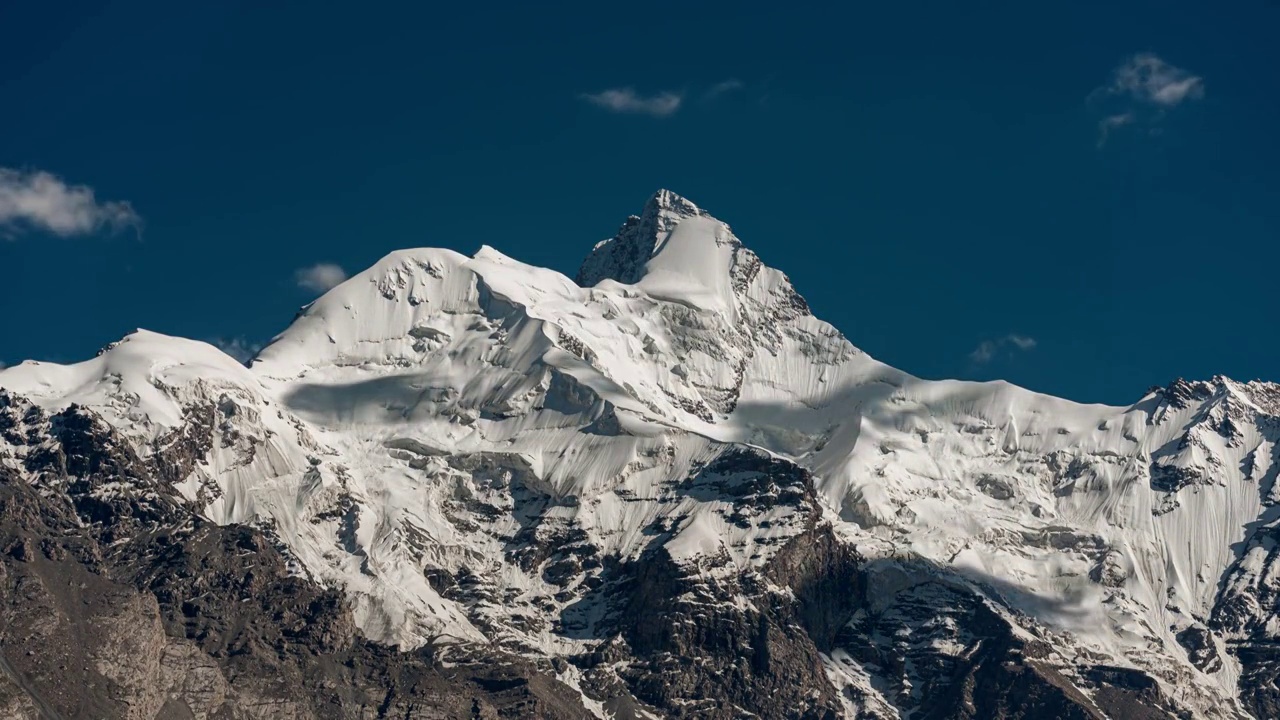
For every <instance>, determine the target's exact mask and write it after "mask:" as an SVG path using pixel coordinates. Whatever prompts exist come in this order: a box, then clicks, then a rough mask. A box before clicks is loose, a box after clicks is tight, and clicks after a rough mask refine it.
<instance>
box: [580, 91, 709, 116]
mask: <svg viewBox="0 0 1280 720" xmlns="http://www.w3.org/2000/svg"><path fill="white" fill-rule="evenodd" d="M582 99H583V100H586V101H587V102H589V103H591V104H592V105H595V106H597V107H602V108H604V109H605V110H608V111H610V112H616V113H633V114H639V115H652V116H653V117H667V116H668V115H672V114H674V113H675V112H676V111H677V110H679V109H680V103H681V102H683V101H684V95H683V94H682V93H676V92H669V91H668V92H660V93H657V94H656V95H649V96H644V95H640V94H639V93H637V92H636V91H635V90H633V89H632V88H612V89H609V90H604V91H601V92H598V93H587V94H584V95H583V96H582Z"/></svg>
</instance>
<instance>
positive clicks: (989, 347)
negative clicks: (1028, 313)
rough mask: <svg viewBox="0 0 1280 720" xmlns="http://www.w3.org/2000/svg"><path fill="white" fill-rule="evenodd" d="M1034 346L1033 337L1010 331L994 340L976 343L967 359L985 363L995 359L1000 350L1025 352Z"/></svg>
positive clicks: (981, 363) (978, 363)
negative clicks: (976, 345)
mask: <svg viewBox="0 0 1280 720" xmlns="http://www.w3.org/2000/svg"><path fill="white" fill-rule="evenodd" d="M1035 346H1036V340H1035V338H1031V337H1027V336H1026V335H1018V334H1016V333H1010V334H1009V335H1005V336H1004V337H999V338H995V339H994V340H983V341H982V342H980V343H978V347H976V348H974V349H973V352H971V353H969V360H971V361H973V362H974V363H975V364H977V365H985V364H987V363H989V362H991V361H992V360H994V359H996V357H997V356H998V355H1000V354H1001V353H1002V352H1005V351H1008V352H1014V351H1020V352H1026V351H1027V350H1031V349H1034V348H1035Z"/></svg>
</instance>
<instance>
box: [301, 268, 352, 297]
mask: <svg viewBox="0 0 1280 720" xmlns="http://www.w3.org/2000/svg"><path fill="white" fill-rule="evenodd" d="M293 278H294V280H295V281H296V282H297V283H298V287H300V288H302V289H304V290H311V291H313V292H319V293H322V292H325V291H327V290H329V289H330V288H332V287H334V286H335V285H338V284H339V283H341V282H342V281H343V280H346V279H347V271H346V270H343V269H342V268H341V267H340V266H338V265H334V264H333V263H316V264H315V265H312V266H311V267H305V268H302V269H300V270H298V271H297V272H295V273H294V274H293Z"/></svg>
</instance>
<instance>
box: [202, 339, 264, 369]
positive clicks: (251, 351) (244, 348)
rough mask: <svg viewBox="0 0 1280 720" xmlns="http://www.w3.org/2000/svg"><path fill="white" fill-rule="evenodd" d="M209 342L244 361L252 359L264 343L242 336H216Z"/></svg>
mask: <svg viewBox="0 0 1280 720" xmlns="http://www.w3.org/2000/svg"><path fill="white" fill-rule="evenodd" d="M209 343H210V344H211V345H213V346H214V347H216V348H218V349H219V350H221V351H222V352H224V353H226V354H228V355H230V356H231V357H233V358H235V359H236V360H239V361H240V362H242V363H247V362H249V361H250V360H252V359H253V357H254V356H255V355H257V354H258V351H259V350H261V349H262V343H255V342H250V341H248V340H245V339H244V338H242V337H236V338H215V339H213V340H210V341H209Z"/></svg>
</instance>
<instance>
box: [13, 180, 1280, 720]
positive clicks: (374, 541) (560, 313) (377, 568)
mask: <svg viewBox="0 0 1280 720" xmlns="http://www.w3.org/2000/svg"><path fill="white" fill-rule="evenodd" d="M0 388H3V390H2V391H0V479H2V480H3V481H4V483H3V485H0V488H3V489H4V491H5V493H6V494H5V495H3V496H0V528H2V529H4V532H5V535H3V536H0V543H7V545H6V547H8V548H9V550H8V551H7V554H6V555H5V563H6V564H5V566H4V567H5V570H4V571H3V573H2V574H0V601H3V605H4V607H5V608H8V609H7V610H3V611H4V612H7V613H8V615H6V617H7V618H8V627H9V630H4V629H0V657H2V658H4V659H5V661H6V662H5V663H3V664H0V669H3V670H4V673H3V674H0V708H3V707H5V705H4V704H3V703H5V702H6V701H7V702H9V703H10V704H9V705H8V707H9V708H10V710H11V712H10V713H9V715H10V716H15V717H23V715H21V714H20V713H21V712H27V713H28V714H29V715H30V716H31V717H41V715H40V714H38V713H41V712H43V713H45V715H46V716H48V715H49V714H51V713H52V714H53V715H52V716H55V717H81V716H84V717H89V716H94V717H97V716H102V717H107V716H117V715H118V716H120V717H139V718H143V717H145V718H153V717H353V718H354V717H362V718H363V717H384V716H385V717H454V716H468V717H469V716H471V714H472V713H474V714H477V716H489V715H485V713H489V714H490V715H492V716H529V715H537V716H547V717H592V716H595V717H724V718H730V717H734V718H736V717H756V716H758V717H815V718H828V717H831V718H834V717H851V718H852V717H872V718H935V717H936V718H942V717H974V718H978V717H982V718H986V717H1061V718H1101V717H1111V718H1121V717H1123V718H1128V717H1197V718H1243V717H1259V718H1262V717H1275V716H1276V714H1277V713H1280V691H1277V689H1276V676H1277V674H1280V668H1278V667H1277V665H1276V660H1275V658H1276V657H1277V654H1276V653H1277V649H1278V648H1280V644H1277V640H1278V638H1277V635H1280V616H1278V615H1277V602H1278V601H1280V580H1277V579H1276V578H1277V573H1278V572H1280V563H1278V562H1277V555H1276V553H1277V551H1276V547H1277V539H1278V538H1280V534H1278V533H1280V531H1278V530H1277V522H1278V521H1280V515H1278V514H1277V512H1276V510H1275V508H1276V504H1277V501H1280V488H1276V487H1275V485H1276V482H1275V481H1276V476H1277V472H1280V451H1277V449H1276V447H1277V442H1278V441H1280V386H1277V385H1274V384H1268V383H1262V382H1251V383H1239V382H1235V381H1232V380H1229V379H1226V378H1221V377H1217V378H1214V379H1212V380H1211V381H1208V382H1186V381H1182V380H1178V381H1175V382H1174V383H1172V384H1171V385H1169V386H1168V387H1166V388H1156V389H1152V390H1150V391H1148V392H1147V394H1146V395H1144V396H1142V397H1141V398H1140V399H1139V400H1138V401H1137V402H1136V403H1134V404H1133V405H1131V406H1129V407H1108V406H1101V405H1080V404H1076V403H1072V402H1070V401H1066V400H1061V399H1058V398H1053V397H1048V396H1044V395H1039V394H1037V393H1033V392H1030V391H1027V390H1024V389H1021V388H1018V387H1015V386H1012V385H1009V384H1007V383H1002V382H994V383H972V382H958V381H927V380H921V379H918V378H915V377H912V376H910V375H908V374H906V373H904V372H902V371H899V370H896V369H894V368H891V367H888V366H886V365H884V364H883V363H880V362H877V361H876V360H874V359H872V358H870V357H868V356H867V355H866V354H865V353H863V352H861V351H860V350H858V349H857V348H856V347H854V346H853V345H852V344H851V343H850V342H849V341H848V340H846V339H845V338H844V337H843V336H842V335H841V334H840V333H839V332H838V331H837V330H836V329H835V328H833V327H832V326H830V325H828V324H827V323H824V322H822V321H821V320H819V319H817V318H815V317H814V316H813V315H812V313H811V312H810V310H809V307H808V305H807V304H806V303H805V301H804V300H803V298H801V297H800V295H799V294H797V292H796V291H795V289H793V288H792V286H791V284H790V282H789V281H788V279H787V278H786V276H785V275H783V274H782V273H780V272H778V271H777V270H774V269H772V268H770V267H768V266H766V265H764V264H763V263H762V262H761V261H760V259H759V258H758V257H757V256H756V255H755V254H754V253H752V252H751V251H750V250H749V249H747V248H746V247H745V246H743V244H742V243H741V242H740V241H739V240H738V238H737V237H735V236H734V234H733V232H732V231H731V230H730V228H729V226H728V225H726V224H724V223H722V222H720V221H719V220H717V219H715V218H713V217H712V216H711V215H709V214H708V213H706V212H705V211H703V210H701V209H700V208H698V207H697V206H695V205H694V204H693V203H691V202H690V201H688V200H686V199H684V198H682V197H679V196H677V195H675V194H674V193H671V192H668V191H665V190H664V191H660V192H659V193H657V194H656V195H655V196H654V197H653V198H652V199H650V200H649V202H648V204H647V205H646V206H645V208H644V211H643V212H642V214H641V215H640V216H638V217H632V218H630V219H628V220H627V221H626V222H625V223H624V224H623V226H622V228H621V229H620V230H619V231H618V233H617V234H616V236H614V237H613V238H611V239H609V240H606V241H604V242H601V243H599V244H598V245H596V246H595V248H594V249H593V250H592V251H591V252H590V254H589V255H588V257H587V258H586V260H585V262H584V263H583V265H582V268H581V270H580V271H579V273H578V275H577V277H576V279H570V278H568V277H565V276H563V275H560V274H558V273H556V272H553V271H550V270H546V269H541V268H536V267H531V266H528V265H525V264H522V263H520V262H519V261H517V260H514V259H512V258H510V257H507V256H506V255H503V254H502V253H500V252H498V251H497V250H494V249H492V248H488V247H485V248H482V249H481V250H480V251H479V252H477V253H476V254H475V255H474V256H473V257H467V256H464V255H460V254H458V253H455V252H452V251H449V250H439V249H419V250H405V251H400V252H396V253H392V254H391V255H388V256H387V257H386V258H384V259H382V260H381V261H379V262H378V263H377V264H376V265H374V266H373V267H372V268H370V269H368V270H366V271H365V272H363V273H360V274H358V275H356V276H354V277H352V278H351V279H349V280H347V281H346V282H345V283H343V284H342V285H339V286H338V287H336V288H334V289H333V290H331V291H330V292H328V293H326V294H325V295H324V296H323V297H321V298H320V299H318V300H317V301H316V302H314V303H313V304H311V305H310V306H308V307H307V308H305V309H304V311H303V312H302V313H301V314H300V315H299V317H298V318H297V319H296V320H295V321H294V322H293V324H292V325H291V326H290V327H289V328H288V329H286V330H285V331H284V332H283V333H281V334H280V335H279V336H278V337H276V338H275V340H274V341H273V342H272V343H271V344H270V345H269V346H268V347H267V348H265V349H264V350H263V351H262V352H261V353H260V354H259V355H258V357H256V358H255V359H254V360H253V361H252V362H251V363H249V365H248V367H245V366H243V365H240V364H239V363H237V362H236V361H235V360H233V359H232V358H230V357H228V356H227V355H225V354H223V353H222V352H221V351H219V350H218V349H216V348H214V347H212V346H210V345H207V344H204V343H199V342H194V341H190V340H184V339H180V338H174V337H168V336H163V335H159V334H156V333H151V332H146V331H138V332H137V333H134V334H132V335H129V336H128V337H126V338H124V339H123V340H121V341H120V342H118V343H115V344H113V345H111V346H109V347H107V348H105V349H104V350H103V351H102V352H101V353H100V354H99V355H98V357H96V358H94V359H92V360H88V361H86V362H83V363H78V364H75V365H68V366H62V365H55V364H49V363H35V362H27V363H23V364H21V365H19V366H16V367H12V368H9V369H7V370H4V371H0ZM1135 394H1136V393H1135ZM67 538H75V541H74V543H72V541H71V540H68V539H67ZM68 543H72V545H74V547H72V545H69V544H68ZM86 568H87V570H86ZM86 573H87V574H88V575H91V576H92V577H93V578H95V579H94V580H93V582H99V583H103V582H110V583H111V589H110V592H109V593H108V594H110V593H115V594H116V595H119V596H120V597H122V598H127V601H126V600H120V601H119V602H116V603H106V604H104V605H103V606H102V608H101V609H97V606H93V607H94V608H95V609H94V610H93V612H99V611H100V612H101V613H103V614H104V617H112V618H119V617H123V616H124V615H125V614H126V613H123V612H122V611H119V610H118V607H119V606H121V603H123V604H124V605H127V606H128V607H134V606H137V607H139V608H142V609H141V610H137V611H136V612H134V613H133V615H130V617H132V618H134V619H133V620H132V621H131V622H133V623H136V622H143V623H150V625H149V626H154V627H155V628H159V630H157V631H156V632H154V633H151V635H149V636H148V637H149V638H150V640H149V641H148V642H151V643H152V645H153V646H154V648H153V649H154V652H155V653H156V654H157V657H159V656H164V657H170V656H174V657H178V656H180V657H181V658H184V660H183V661H182V662H176V661H175V662H159V663H156V664H154V667H153V666H151V665H145V663H143V664H139V663H138V662H133V661H131V660H130V658H131V657H132V656H134V655H136V653H135V652H133V651H132V650H129V649H127V648H129V647H131V646H129V645H128V638H125V637H120V636H117V635H119V634H117V635H112V634H110V633H107V635H106V636H104V637H102V638H99V640H96V641H94V642H97V644H96V645H95V644H94V642H89V643H88V644H84V643H81V645H82V647H71V645H68V648H69V649H67V650H66V652H69V653H72V654H73V655H75V654H76V653H79V655H76V657H77V658H78V659H77V660H76V661H75V662H77V663H81V664H84V665H85V667H86V669H85V670H84V672H85V673H87V674H86V675H85V676H84V682H85V683H89V685H92V686H93V687H99V688H105V689H103V690H101V692H99V691H95V692H94V693H86V694H84V696H83V697H79V698H77V697H76V696H74V695H66V694H63V693H60V692H58V691H56V690H54V689H52V688H51V686H50V685H49V683H50V682H54V681H53V680H51V678H54V677H56V673H53V671H52V670H50V671H49V672H50V673H53V674H50V675H43V674H42V673H43V672H45V671H44V670H41V668H42V667H43V666H42V665H40V663H41V662H42V660H41V659H40V654H39V653H36V654H33V653H32V652H28V651H29V650H31V649H32V647H33V646H32V643H34V642H37V640H38V638H40V637H44V636H42V635H41V633H42V632H44V633H45V635H48V636H49V637H55V636H56V637H62V635H59V633H64V634H66V636H67V637H78V635H77V633H78V632H80V631H79V630H77V629H76V628H78V627H79V625H77V624H76V623H77V622H80V621H81V620H80V619H77V618H76V617H75V616H76V614H77V612H80V610H79V609H78V606H76V605H75V598H72V597H70V596H66V595H65V594H62V591H61V590H56V591H55V590H54V589H53V588H55V587H57V586H61V585H65V584H67V583H68V582H72V580H68V579H67V578H80V576H81V575H84V574H86ZM88 575H86V577H87V576H88ZM246 578H248V579H249V580H246ZM74 582H77V583H80V584H81V585H83V586H85V587H88V586H90V585H92V583H90V582H89V581H88V580H82V579H76V580H74ZM246 583H247V584H246ZM95 587H96V586H95ZM104 587H105V586H104ZM32 588H43V590H42V592H46V593H47V594H48V595H49V596H50V597H51V598H53V599H52V600H49V601H48V602H49V603H51V606H52V607H54V608H56V609H55V611H54V613H53V616H54V617H57V618H62V620H59V621H58V622H53V621H50V622H47V623H45V625H43V626H42V625H40V623H39V622H37V621H36V619H33V618H27V619H25V620H24V618H26V617H27V616H26V615H24V614H23V612H24V611H23V609H22V608H23V607H24V604H23V602H22V600H21V598H22V597H25V595H23V593H24V592H25V593H28V594H30V593H32V592H35V590H33V589H32ZM86 592H87V591H86ZM103 592H104V593H107V592H108V591H106V590H103ZM113 597H114V596H113ZM84 602H85V603H86V604H90V602H89V600H85V601H84ZM131 612H132V611H131ZM64 616H65V617H64ZM223 616H225V617H226V618H228V619H225V620H223V619H220V618H222V617H223ZM139 618H140V619H139ZM59 622H60V623H61V624H58V623H59ZM50 623H52V624H50ZM64 626H65V627H64ZM103 626H105V627H111V624H110V623H105V624H103ZM41 628H43V630H42V629H41ZM281 628H283V629H281ZM64 631H65V632H64ZM126 634H127V633H126ZM153 636H154V637H153ZM50 642H55V644H56V642H58V641H50ZM68 642H69V641H68ZM72 645H74V643H72ZM388 646H394V648H395V649H394V650H392V649H389V648H388ZM149 647H150V646H149ZM86 648H88V649H86ZM95 648H96V649H95ZM122 648H123V649H122ZM24 653H25V654H24ZM144 665H145V666H144ZM77 667H78V665H77ZM494 667H500V668H503V669H502V670H501V671H500V672H501V673H505V674H504V675H502V676H501V677H498V676H494V675H492V673H494V672H499V671H498V670H493V668H494ZM95 668H96V669H95ZM174 668H179V670H180V671H179V670H175V669H174ZM264 672H268V673H276V674H278V675H279V678H280V682H278V683H273V682H269V681H268V680H266V679H264V677H263V673H264ZM468 673H469V674H468ZM486 673H489V674H486ZM103 678H105V680H104V679H103ZM286 678H287V679H288V682H286V681H285V679H286ZM406 678H410V679H406ZM6 682H7V683H8V685H5V684H4V683H6ZM94 683H97V684H96V685H94ZM87 686H88V685H87ZM95 693H96V694H95ZM463 700H465V702H463ZM90 701H92V702H93V703H99V704H98V705H88V704H85V703H89V702H90ZM76 703H79V704H76ZM111 703H116V705H112V704H111ZM29 708H34V710H30V709H29ZM121 708H123V709H121ZM180 712H181V713H187V714H186V715H183V714H179V713H180ZM94 713H98V714H97V715H94ZM103 713H107V714H103ZM111 713H115V714H114V715H113V714H111ZM166 713H168V714H166ZM219 713H222V714H219ZM414 713H418V714H414ZM433 713H434V714H433Z"/></svg>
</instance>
